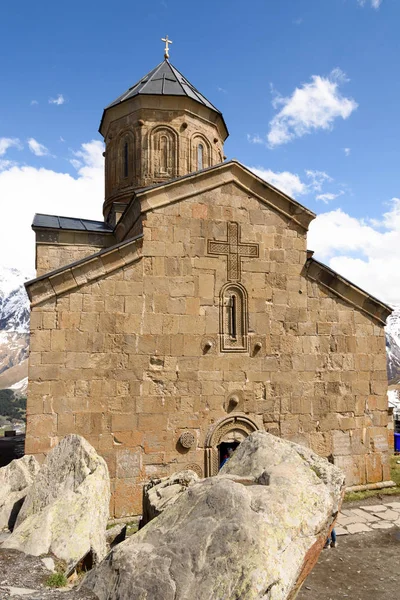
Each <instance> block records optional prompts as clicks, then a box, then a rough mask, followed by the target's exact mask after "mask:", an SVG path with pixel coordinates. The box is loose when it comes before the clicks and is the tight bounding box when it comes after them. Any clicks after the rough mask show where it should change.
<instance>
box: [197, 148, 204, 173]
mask: <svg viewBox="0 0 400 600" xmlns="http://www.w3.org/2000/svg"><path fill="white" fill-rule="evenodd" d="M203 162H204V146H203V144H199V145H198V146H197V170H198V171H200V170H201V169H203V167H204V165H203Z"/></svg>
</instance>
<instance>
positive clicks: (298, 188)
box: [251, 167, 307, 196]
mask: <svg viewBox="0 0 400 600" xmlns="http://www.w3.org/2000/svg"><path fill="white" fill-rule="evenodd" d="M251 171H253V173H255V174H256V175H258V177H261V179H265V181H268V183H270V184H271V185H273V186H274V187H276V188H278V189H279V190H281V191H282V192H285V194H288V196H301V195H302V194H305V193H307V185H306V184H305V183H304V182H303V181H301V179H300V177H299V176H298V175H296V174H295V173H290V172H289V171H281V172H274V171H271V169H263V168H262V167H256V168H251Z"/></svg>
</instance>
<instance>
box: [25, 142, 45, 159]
mask: <svg viewBox="0 0 400 600" xmlns="http://www.w3.org/2000/svg"><path fill="white" fill-rule="evenodd" d="M27 143H28V146H29V150H30V151H31V152H33V154H35V156H48V154H49V151H48V149H47V148H46V146H43V144H39V142H38V141H36V140H35V139H34V138H29V140H27Z"/></svg>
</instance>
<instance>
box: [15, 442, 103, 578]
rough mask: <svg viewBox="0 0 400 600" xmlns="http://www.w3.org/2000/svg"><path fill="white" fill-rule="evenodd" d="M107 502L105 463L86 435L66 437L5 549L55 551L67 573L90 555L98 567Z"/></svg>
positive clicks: (41, 473)
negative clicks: (84, 437) (83, 436)
mask: <svg viewBox="0 0 400 600" xmlns="http://www.w3.org/2000/svg"><path fill="white" fill-rule="evenodd" d="M109 502H110V483H109V477H108V469H107V465H106V463H105V461H104V460H103V458H101V457H100V456H98V454H97V453H96V451H95V450H94V448H92V446H91V445H90V444H89V443H88V442H87V441H86V440H84V439H83V438H82V437H80V436H78V435H68V436H66V437H65V438H64V439H63V440H62V441H61V442H60V443H59V444H58V446H56V447H55V448H54V449H53V450H52V451H51V452H50V453H49V454H48V455H47V457H46V460H45V462H44V464H43V465H42V467H41V469H40V471H39V473H38V475H37V477H36V479H35V481H34V483H33V485H32V487H31V489H30V490H29V493H28V495H27V497H26V500H25V502H24V504H23V507H22V509H21V511H20V513H19V515H18V518H17V521H16V524H15V529H14V531H13V533H12V535H11V536H10V537H9V538H8V539H7V540H6V542H5V543H4V544H3V547H4V548H14V549H16V550H21V551H22V552H25V553H27V554H32V555H34V556H39V555H41V554H47V553H49V552H51V553H52V554H54V555H55V556H56V557H57V558H59V559H61V560H63V561H64V562H65V563H66V565H67V571H70V570H71V568H72V567H73V566H74V565H75V564H77V563H78V562H79V561H80V560H81V559H82V558H83V557H85V556H87V555H88V554H91V555H92V559H93V562H94V563H96V562H98V561H100V560H101V559H102V558H103V557H104V556H105V554H106V540H105V532H106V526H107V519H108V514H109Z"/></svg>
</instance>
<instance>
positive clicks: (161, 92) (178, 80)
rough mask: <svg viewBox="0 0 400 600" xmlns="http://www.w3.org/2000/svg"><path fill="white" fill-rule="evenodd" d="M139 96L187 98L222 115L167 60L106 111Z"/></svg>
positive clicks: (112, 103)
mask: <svg viewBox="0 0 400 600" xmlns="http://www.w3.org/2000/svg"><path fill="white" fill-rule="evenodd" d="M139 94H146V95H151V96H187V97H188V98H192V100H195V101H196V102H199V103H200V104H203V106H206V107H207V108H210V109H211V110H214V111H215V112H217V113H218V114H222V113H221V112H220V111H219V110H218V108H216V107H215V106H214V105H213V104H211V102H210V101H209V100H207V98H206V97H205V96H203V94H201V93H200V92H199V91H198V90H197V89H196V88H195V87H194V85H192V84H191V83H190V82H189V81H188V80H187V79H186V77H184V76H183V75H182V73H180V72H179V71H178V69H176V68H175V67H174V66H173V65H171V63H170V62H169V61H168V60H167V59H165V60H163V62H161V63H160V64H159V65H157V66H156V67H155V68H154V69H153V70H152V71H150V73H147V75H145V76H144V77H142V78H141V79H140V80H139V81H138V82H137V83H135V85H133V86H132V87H130V88H129V89H128V90H126V92H124V93H123V94H121V96H119V97H118V98H117V99H116V100H114V102H111V104H109V105H108V106H106V108H105V110H107V109H108V108H111V107H112V106H116V105H117V104H120V103H121V102H125V100H129V99H130V98H133V97H134V96H138V95H139Z"/></svg>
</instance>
